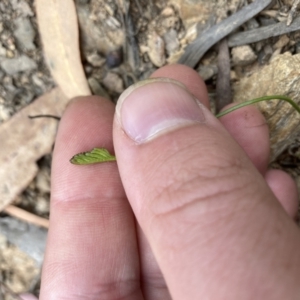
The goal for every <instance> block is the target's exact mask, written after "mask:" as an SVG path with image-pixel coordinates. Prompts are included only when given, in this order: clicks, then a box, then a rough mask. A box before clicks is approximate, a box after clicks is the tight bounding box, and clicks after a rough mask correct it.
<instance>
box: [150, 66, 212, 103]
mask: <svg viewBox="0 0 300 300" xmlns="http://www.w3.org/2000/svg"><path fill="white" fill-rule="evenodd" d="M151 77H168V78H172V79H175V80H177V81H180V82H181V83H183V84H184V85H185V86H186V87H187V89H188V90H189V92H190V93H192V94H193V95H194V96H195V97H196V98H197V99H198V100H199V101H200V102H201V103H202V104H203V105H205V106H206V107H207V108H209V107H210V104H209V99H208V93H207V88H206V85H205V82H204V81H203V79H202V78H201V76H200V75H199V74H198V73H197V72H196V71H195V70H194V69H192V68H190V67H188V66H185V65H181V64H172V65H167V66H164V67H162V68H160V69H158V70H156V71H155V72H154V73H153V74H152V75H151Z"/></svg>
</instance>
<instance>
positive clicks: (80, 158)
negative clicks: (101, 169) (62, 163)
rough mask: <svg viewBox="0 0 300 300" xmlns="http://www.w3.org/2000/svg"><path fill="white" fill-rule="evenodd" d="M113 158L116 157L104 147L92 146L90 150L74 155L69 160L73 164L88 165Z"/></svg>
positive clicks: (112, 159) (113, 159)
mask: <svg viewBox="0 0 300 300" xmlns="http://www.w3.org/2000/svg"><path fill="white" fill-rule="evenodd" d="M115 160H116V157H115V156H114V155H111V154H110V153H109V152H108V150H106V149H105V148H94V149H93V150H91V151H88V152H83V153H78V154H76V155H74V156H73V157H72V158H71V159H70V162H71V163H72V164H74V165H90V164H96V163H103V162H108V161H115Z"/></svg>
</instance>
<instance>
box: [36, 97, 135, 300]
mask: <svg viewBox="0 0 300 300" xmlns="http://www.w3.org/2000/svg"><path fill="white" fill-rule="evenodd" d="M113 115H114V105H113V104H112V103H111V102H109V101H107V100H105V99H102V98H99V97H85V98H80V99H77V100H75V101H74V102H73V103H72V104H71V105H70V106H69V107H68V108H67V110H66V112H65V114H64V116H63V117H62V120H61V123H60V126H59V130H58V134H57V139H56V144H55V150H54V156H53V163H52V178H51V180H52V195H51V216H50V230H49V235H48V242H47V249H46V255H45V262H44V268H43V275H42V286H41V295H40V299H47V300H49V299H62V298H64V299H65V298H68V299H83V298H85V299H90V298H93V299H94V298H95V297H96V298H98V297H100V295H105V299H116V298H122V299H127V298H126V296H127V295H130V296H131V297H132V296H133V295H136V296H137V298H134V297H133V298H131V299H139V296H140V291H139V262H138V253H137V244H136V239H135V224H134V218H133V215H132V212H131V209H130V206H129V204H128V202H127V200H126V197H125V193H124V190H123V187H122V184H121V181H120V178H119V173H118V169H117V165H116V163H115V162H112V163H106V164H98V165H92V166H76V165H72V164H71V163H70V162H69V159H70V158H71V157H72V156H73V155H74V154H76V153H78V152H82V151H87V150H90V149H91V148H93V147H105V148H107V149H109V150H110V151H112V150H113V149H112V148H113V145H112V136H111V135H112V119H113ZM120 249H122V252H121V253H120V252H119V251H120ZM120 270H121V271H120Z"/></svg>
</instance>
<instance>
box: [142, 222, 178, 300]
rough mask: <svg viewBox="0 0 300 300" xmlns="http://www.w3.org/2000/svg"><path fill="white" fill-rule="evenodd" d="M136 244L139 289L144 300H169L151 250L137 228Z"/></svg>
mask: <svg viewBox="0 0 300 300" xmlns="http://www.w3.org/2000/svg"><path fill="white" fill-rule="evenodd" d="M137 233H138V243H139V251H140V264H141V270H142V272H141V287H142V291H143V295H144V297H145V299H146V300H171V299H172V298H171V295H170V293H169V290H168V287H167V285H166V282H165V279H164V277H163V275H162V273H161V270H160V268H159V266H158V264H157V261H156V259H155V257H154V255H153V252H152V249H151V247H150V245H149V242H148V241H147V238H146V237H145V235H144V233H143V231H142V229H141V227H140V226H138V230H137Z"/></svg>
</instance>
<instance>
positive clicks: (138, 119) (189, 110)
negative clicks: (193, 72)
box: [116, 78, 205, 143]
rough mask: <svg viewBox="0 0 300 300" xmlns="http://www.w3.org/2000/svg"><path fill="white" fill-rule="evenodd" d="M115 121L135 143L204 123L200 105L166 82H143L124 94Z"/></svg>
mask: <svg viewBox="0 0 300 300" xmlns="http://www.w3.org/2000/svg"><path fill="white" fill-rule="evenodd" d="M116 118H117V119H118V121H119V123H120V124H121V126H122V128H123V130H124V131H125V132H126V134H127V135H128V136H129V137H130V138H131V139H132V140H134V141H135V142H137V143H144V142H147V141H149V140H151V139H154V138H156V137H157V136H160V135H162V134H164V133H166V132H169V131H171V130H174V129H176V128H179V127H184V126H188V125H190V124H194V123H204V122H205V117H204V113H203V110H202V104H199V103H198V102H197V100H196V99H195V98H194V97H193V96H192V95H191V94H190V93H189V92H188V91H187V90H186V88H185V87H184V85H182V84H181V83H180V82H178V81H175V80H173V79H169V78H153V79H147V80H145V81H141V82H139V83H137V84H135V85H133V86H131V87H129V88H128V89H127V90H125V91H124V92H123V93H122V95H121V96H120V98H119V100H118V103H117V107H116Z"/></svg>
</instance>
